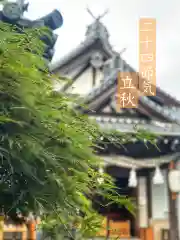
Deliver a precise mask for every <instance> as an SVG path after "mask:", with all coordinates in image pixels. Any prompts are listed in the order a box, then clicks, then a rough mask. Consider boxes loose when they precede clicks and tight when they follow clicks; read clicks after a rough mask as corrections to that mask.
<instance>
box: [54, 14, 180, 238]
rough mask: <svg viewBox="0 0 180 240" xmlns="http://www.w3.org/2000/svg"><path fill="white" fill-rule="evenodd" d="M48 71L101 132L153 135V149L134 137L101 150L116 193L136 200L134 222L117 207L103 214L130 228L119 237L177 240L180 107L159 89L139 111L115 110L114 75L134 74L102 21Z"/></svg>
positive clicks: (141, 98) (115, 84)
mask: <svg viewBox="0 0 180 240" xmlns="http://www.w3.org/2000/svg"><path fill="white" fill-rule="evenodd" d="M51 70H52V71H53V72H54V73H56V74H59V75H60V76H65V77H68V78H70V79H72V82H68V83H64V84H62V85H59V86H56V88H57V87H58V89H59V90H61V91H66V92H67V93H70V94H79V95H80V96H81V97H82V99H83V101H84V103H85V104H86V105H87V106H88V109H89V110H87V109H86V110H85V111H84V112H85V113H87V114H88V115H89V117H90V118H92V119H94V120H96V121H97V123H98V124H99V126H100V127H102V128H104V129H107V130H110V129H112V130H117V131H120V132H124V133H133V132H134V131H136V130H135V126H136V127H139V128H141V129H145V130H147V131H150V132H152V133H154V134H156V135H157V138H156V139H155V142H156V144H152V143H149V142H147V141H146V140H144V141H143V140H142V139H138V138H132V139H131V141H130V142H128V143H125V144H124V147H120V146H117V145H115V144H112V143H109V144H106V145H105V146H104V148H103V149H101V151H100V150H99V152H98V154H99V155H100V156H101V157H102V158H103V159H104V163H105V171H106V172H108V173H109V174H111V175H112V176H113V177H114V178H116V180H117V181H116V182H117V185H118V187H119V188H120V193H121V194H124V195H128V196H130V197H134V199H135V201H136V204H137V216H136V217H133V216H132V215H131V214H130V213H128V211H126V210H125V209H123V208H117V207H116V206H115V207H112V208H110V209H108V210H107V211H105V213H104V214H105V215H106V216H107V217H108V219H109V221H110V222H111V221H114V222H117V224H118V222H121V223H122V225H123V224H124V226H125V225H126V223H128V226H129V230H128V231H129V232H128V233H127V232H125V233H119V234H120V235H119V236H124V237H129V236H131V237H137V239H142V240H152V239H154V240H165V239H166V240H168V239H171V240H178V239H179V236H178V235H177V232H178V231H177V229H178V228H179V230H180V194H179V192H178V191H179V190H177V192H176V193H175V195H174V197H173V194H172V192H171V191H170V188H169V182H168V172H169V171H170V170H169V165H170V162H171V168H174V167H175V166H176V165H177V162H178V159H179V158H178V156H179V155H178V151H179V150H180V148H179V144H180V125H179V124H180V114H179V113H180V111H179V110H180V102H179V101H178V100H176V99H175V98H173V97H172V96H170V95H168V94H167V93H165V92H164V91H163V90H162V89H160V88H158V87H157V89H156V96H151V97H146V96H142V97H140V99H139V104H138V107H137V108H133V109H120V110H118V109H117V107H116V89H117V76H118V73H119V72H129V73H134V72H135V70H134V69H133V68H132V67H131V66H130V65H129V64H128V63H127V62H126V61H125V60H123V59H122V57H121V54H119V53H117V52H115V51H114V50H113V48H112V46H111V44H110V42H109V33H108V31H107V29H106V27H105V26H104V25H103V24H102V22H101V19H100V18H97V19H95V21H94V22H93V23H92V24H91V25H89V26H88V28H87V30H86V34H85V39H84V41H83V42H82V43H80V45H79V46H77V47H76V48H75V49H74V50H73V51H72V52H70V53H69V54H68V55H66V56H64V57H63V58H62V59H61V60H60V61H57V62H55V63H53V64H52V65H51ZM155 145H156V146H155ZM173 163H174V165H173ZM176 188H177V186H176ZM177 212H178V213H177ZM172 219H173V220H172ZM178 220H179V221H178ZM178 222H179V223H178ZM178 224H179V225H178ZM122 225H121V226H122ZM119 226H120V225H119ZM172 228H173V229H174V232H176V237H174V239H172V231H169V229H171V230H172ZM126 229H128V227H127V228H126ZM179 232H180V231H179ZM123 234H124V235H123ZM116 235H118V234H116ZM174 236H175V235H174ZM138 237H139V238H138ZM120 239H121V238H120ZM134 239H136V238H134Z"/></svg>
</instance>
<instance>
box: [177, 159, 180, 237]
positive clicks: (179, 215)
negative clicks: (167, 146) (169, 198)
mask: <svg viewBox="0 0 180 240" xmlns="http://www.w3.org/2000/svg"><path fill="white" fill-rule="evenodd" d="M177 169H179V170H180V160H179V161H178V162H177ZM177 212H178V233H179V236H180V192H179V193H178V196H177Z"/></svg>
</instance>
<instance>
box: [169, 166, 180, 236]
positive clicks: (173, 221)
mask: <svg viewBox="0 0 180 240" xmlns="http://www.w3.org/2000/svg"><path fill="white" fill-rule="evenodd" d="M174 168H175V163H174V161H171V163H170V164H169V171H170V170H171V169H174ZM169 171H168V172H169ZM167 177H168V176H167ZM168 193H169V194H168V195H169V226H170V228H169V233H170V240H179V234H178V217H177V214H178V213H177V194H176V193H172V192H171V191H170V189H169V183H168Z"/></svg>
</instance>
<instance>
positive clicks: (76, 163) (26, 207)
mask: <svg viewBox="0 0 180 240" xmlns="http://www.w3.org/2000/svg"><path fill="white" fill-rule="evenodd" d="M17 30H18V32H17ZM42 33H43V34H47V35H48V31H47V29H42V30H38V29H27V30H24V31H21V30H20V29H17V28H16V29H15V28H14V27H13V26H10V25H8V24H4V23H0V99H1V101H0V141H1V146H0V161H1V164H0V195H1V198H0V206H1V211H3V212H4V213H5V214H6V215H8V216H10V217H11V218H12V219H14V220H17V216H16V211H17V209H18V210H19V211H20V212H21V213H22V214H23V216H26V215H27V214H28V213H29V212H33V213H35V214H37V215H38V214H41V215H42V218H43V224H42V226H43V227H44V228H45V229H46V230H47V232H51V233H52V230H53V231H55V232H57V230H59V229H60V230H61V232H62V230H65V231H66V232H69V229H71V228H72V224H74V222H76V221H77V222H78V223H79V224H80V225H81V228H80V231H81V233H82V234H83V235H86V236H87V235H92V232H96V230H97V229H98V227H99V226H100V220H101V218H100V217H99V218H98V217H97V216H98V214H97V212H96V211H95V210H94V209H93V208H92V201H91V199H92V197H93V196H94V195H95V194H100V195H102V196H103V197H105V198H107V199H109V200H110V201H113V202H117V203H121V204H124V205H125V206H127V207H128V208H129V209H131V210H132V207H130V203H129V202H128V200H125V199H122V198H121V197H120V196H118V195H117V194H116V190H115V189H113V187H112V186H113V182H112V181H111V180H110V179H109V177H108V176H104V178H105V179H106V180H105V182H104V183H103V184H101V185H98V184H97V173H96V171H95V169H96V168H97V165H99V164H100V159H99V157H97V156H96V155H95V153H94V150H93V149H94V147H95V141H96V140H97V139H100V136H102V132H101V131H100V130H99V129H98V127H97V125H96V124H94V123H92V122H91V121H89V120H88V118H87V116H84V115H82V114H80V113H78V112H77V111H75V110H74V107H73V103H74V99H71V98H70V97H67V96H66V95H65V94H64V93H57V92H55V91H54V90H53V86H52V82H53V79H54V78H56V79H57V76H53V75H51V76H50V74H49V71H48V69H47V65H46V63H45V61H44V59H43V58H42V53H43V49H44V45H43V43H42V42H41V41H40V40H39V37H40V36H41V35H42ZM109 204H110V203H109ZM131 205H132V204H131ZM77 209H79V211H80V214H79V213H77ZM59 225H60V226H59Z"/></svg>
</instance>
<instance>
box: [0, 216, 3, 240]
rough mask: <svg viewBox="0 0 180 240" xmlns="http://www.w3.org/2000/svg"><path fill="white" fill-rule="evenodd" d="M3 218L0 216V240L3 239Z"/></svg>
mask: <svg viewBox="0 0 180 240" xmlns="http://www.w3.org/2000/svg"><path fill="white" fill-rule="evenodd" d="M3 235H4V216H2V215H1V216H0V240H3V239H4V237H3Z"/></svg>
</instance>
